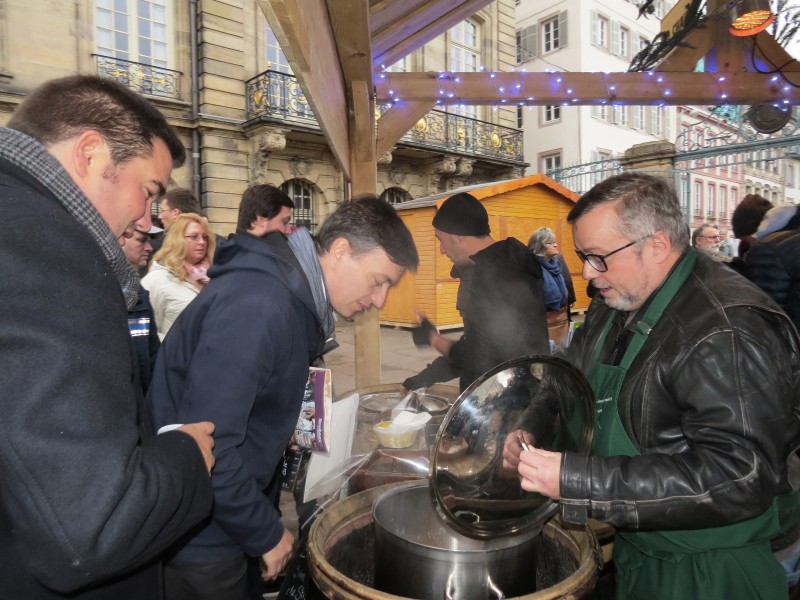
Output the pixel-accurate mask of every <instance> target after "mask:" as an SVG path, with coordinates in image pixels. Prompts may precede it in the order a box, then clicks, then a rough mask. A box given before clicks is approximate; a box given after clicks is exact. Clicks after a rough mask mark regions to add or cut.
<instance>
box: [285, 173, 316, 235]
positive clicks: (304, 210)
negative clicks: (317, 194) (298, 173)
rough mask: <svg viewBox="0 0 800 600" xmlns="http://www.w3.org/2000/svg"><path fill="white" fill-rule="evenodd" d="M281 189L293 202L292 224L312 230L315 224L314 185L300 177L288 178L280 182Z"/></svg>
mask: <svg viewBox="0 0 800 600" xmlns="http://www.w3.org/2000/svg"><path fill="white" fill-rule="evenodd" d="M281 190H283V191H284V192H286V194H287V195H288V196H289V198H291V199H292V202H294V216H293V218H292V225H296V226H297V227H305V228H306V229H308V230H309V231H314V228H315V227H316V226H317V219H316V215H315V212H314V187H313V186H312V185H311V184H310V183H309V182H307V181H303V180H302V179H290V180H289V181H284V182H283V183H282V184H281Z"/></svg>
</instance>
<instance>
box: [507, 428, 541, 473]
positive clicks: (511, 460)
mask: <svg viewBox="0 0 800 600" xmlns="http://www.w3.org/2000/svg"><path fill="white" fill-rule="evenodd" d="M520 436H522V439H523V440H524V441H525V443H526V444H528V446H533V444H534V439H533V434H531V433H528V432H527V431H523V430H522V429H517V430H515V431H512V432H511V433H509V434H508V435H507V436H506V441H505V443H504V444H503V470H504V471H513V472H515V473H516V472H517V468H518V467H519V453H520V452H522V451H523V449H524V448H523V447H522V444H520V443H519V437H520Z"/></svg>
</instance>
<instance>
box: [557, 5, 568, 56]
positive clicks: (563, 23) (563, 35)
mask: <svg viewBox="0 0 800 600" xmlns="http://www.w3.org/2000/svg"><path fill="white" fill-rule="evenodd" d="M566 46H567V11H565V10H562V11H561V12H560V13H558V47H559V48H565V47H566Z"/></svg>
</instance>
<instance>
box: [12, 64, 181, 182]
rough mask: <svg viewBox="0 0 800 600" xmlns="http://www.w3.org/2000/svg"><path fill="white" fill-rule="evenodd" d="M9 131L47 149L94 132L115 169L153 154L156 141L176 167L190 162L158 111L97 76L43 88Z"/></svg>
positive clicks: (18, 111)
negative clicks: (103, 143) (170, 157)
mask: <svg viewBox="0 0 800 600" xmlns="http://www.w3.org/2000/svg"><path fill="white" fill-rule="evenodd" d="M8 127H9V128H11V129H16V130H17V131H21V132H22V133H24V134H27V135H29V136H30V137H32V138H34V139H36V140H38V141H39V142H40V143H41V144H43V145H44V146H51V145H53V144H56V143H58V142H62V141H64V140H67V139H70V138H72V137H75V136H78V135H81V134H82V133H84V132H85V131H91V130H95V131H97V132H99V133H100V135H102V136H103V138H104V139H105V141H106V143H108V146H109V149H110V152H111V160H112V161H113V163H114V164H115V165H118V164H121V163H125V162H127V161H129V160H131V159H133V158H139V157H147V156H150V155H151V154H152V152H153V141H154V140H155V139H160V140H161V141H163V142H164V144H166V146H167V149H168V150H169V153H170V155H171V156H172V165H173V167H179V166H181V165H182V164H183V162H184V161H185V160H186V149H185V148H184V147H183V144H182V143H181V141H180V139H179V138H178V135H177V133H175V130H174V129H173V128H172V127H171V126H170V125H169V123H167V120H166V118H165V117H164V115H162V114H161V113H160V112H159V111H158V109H156V108H155V107H154V106H153V105H152V104H150V103H149V102H148V101H147V100H145V99H144V98H143V97H142V96H140V95H139V94H137V93H136V92H134V91H133V90H131V89H130V88H127V87H125V86H124V85H122V84H121V83H118V82H117V81H115V80H114V79H109V78H107V77H99V76H97V75H72V76H69V77H63V78H61V79H53V80H51V81H48V82H46V83H44V84H42V85H40V86H39V87H38V88H36V89H35V90H34V91H33V92H32V93H31V94H30V95H29V96H28V97H27V98H25V100H24V101H23V102H22V104H20V105H19V106H18V107H17V109H16V110H15V111H14V114H13V115H12V117H11V120H10V121H9V122H8Z"/></svg>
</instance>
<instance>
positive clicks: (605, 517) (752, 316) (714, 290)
mask: <svg viewBox="0 0 800 600" xmlns="http://www.w3.org/2000/svg"><path fill="white" fill-rule="evenodd" d="M611 312H612V310H611V309H610V308H609V307H607V306H606V305H605V304H604V303H603V301H602V298H600V297H599V296H598V297H596V298H595V300H594V302H593V303H592V305H591V308H590V309H589V312H588V314H587V318H586V323H585V324H584V325H583V326H582V327H580V328H579V329H578V331H577V332H576V335H575V340H574V342H573V345H572V346H571V347H570V348H569V349H568V350H567V358H568V359H569V360H571V362H573V363H574V364H575V365H576V366H578V367H579V368H580V369H581V370H582V371H583V372H584V373H587V367H588V363H589V361H590V360H591V358H592V352H593V350H594V348H595V345H596V344H597V342H598V339H599V337H600V334H601V331H602V329H603V326H604V325H605V323H606V320H607V319H608V317H609V314H610V313H611ZM636 320H637V319H636V318H634V319H633V323H635V322H636ZM629 326H630V325H629ZM620 338H621V339H623V340H624V338H625V336H624V335H622V336H619V338H617V337H616V336H615V335H613V334H610V335H609V336H608V338H607V341H608V345H609V346H613V345H614V344H615V343H617V342H616V341H615V340H616V339H620ZM799 348H800V339H798V335H797V332H796V330H795V328H794V327H792V326H791V322H790V321H789V319H788V318H787V317H786V315H785V314H784V313H783V311H781V310H780V309H779V308H778V306H777V305H776V304H775V303H774V302H773V301H772V300H770V299H769V297H768V296H767V295H766V294H764V293H763V292H762V291H761V290H759V289H758V288H756V287H755V286H754V285H752V284H751V283H749V282H748V281H747V280H745V279H744V278H743V277H740V276H739V275H737V274H735V273H733V272H732V271H730V270H729V269H727V268H725V267H724V266H723V265H722V264H720V263H717V262H715V261H713V260H711V259H709V258H707V257H705V256H703V255H702V254H701V255H700V256H698V260H697V265H696V267H695V270H694V272H693V273H692V275H690V277H689V279H688V280H687V281H686V283H684V285H683V287H682V288H681V289H680V290H679V292H678V293H677V295H676V296H675V298H673V300H672V302H671V303H670V304H669V306H668V308H667V310H666V312H665V313H664V315H663V316H662V318H661V320H660V321H659V322H658V323H657V324H656V326H655V327H654V328H653V330H652V331H651V333H650V335H649V337H648V340H647V342H646V343H645V345H644V347H643V348H642V350H641V351H640V352H639V355H638V356H637V358H636V360H635V361H634V363H633V365H632V366H631V369H630V370H629V372H628V375H627V377H626V379H625V382H624V384H623V388H622V391H621V395H620V398H619V413H620V417H621V420H622V424H623V426H624V427H625V430H626V432H627V433H628V436H629V437H630V439H631V440H632V441H633V443H634V444H635V446H636V447H637V448H638V450H639V452H640V453H641V456H634V457H628V456H614V457H607V458H603V457H594V456H591V457H587V456H579V455H576V454H564V456H563V459H562V463H561V466H562V469H561V497H562V507H563V510H564V514H565V516H566V517H568V518H572V519H574V520H580V518H581V516H585V515H586V514H587V513H588V516H591V517H595V518H597V519H600V520H602V521H605V522H607V523H610V524H611V525H614V526H617V527H621V528H630V529H642V530H647V529H651V530H663V529H688V528H700V527H714V526H718V525H722V524H728V523H731V522H733V521H739V520H744V519H747V518H750V517H753V516H756V515H758V514H760V513H761V512H763V511H764V510H765V509H766V508H767V506H769V504H770V502H771V501H772V499H773V497H774V496H776V495H778V494H781V493H783V492H787V491H789V489H790V488H789V485H788V482H787V469H786V461H787V456H788V455H789V454H790V452H791V451H792V450H794V449H796V448H797V446H798V444H800V349H799ZM610 351H611V348H610V347H607V348H605V349H604V354H605V355H609V354H610Z"/></svg>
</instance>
